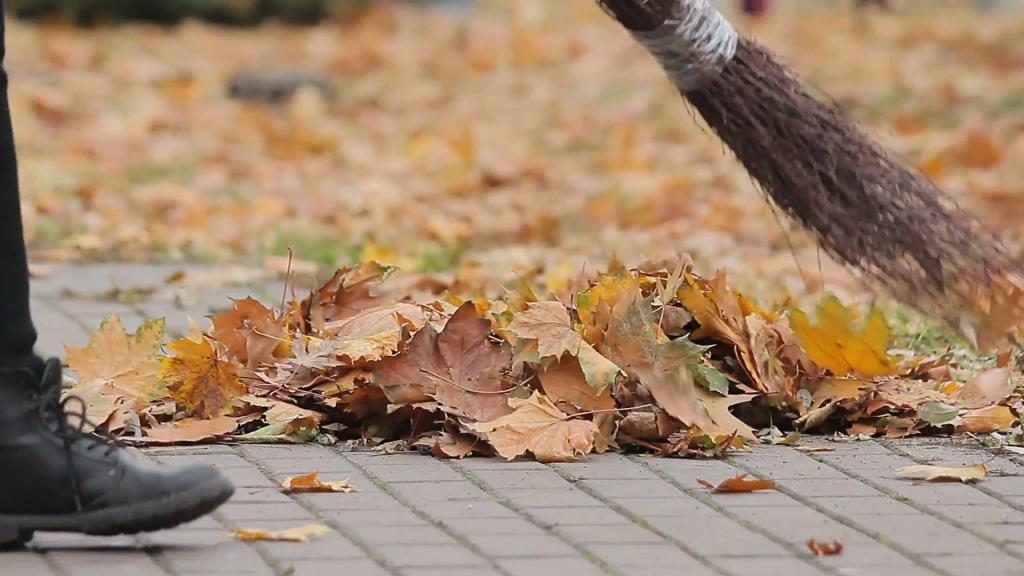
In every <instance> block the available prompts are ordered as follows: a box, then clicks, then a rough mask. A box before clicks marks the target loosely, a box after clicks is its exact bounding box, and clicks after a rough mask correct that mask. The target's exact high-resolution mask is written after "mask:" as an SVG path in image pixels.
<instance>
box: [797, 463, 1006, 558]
mask: <svg viewBox="0 0 1024 576" xmlns="http://www.w3.org/2000/svg"><path fill="white" fill-rule="evenodd" d="M807 456H808V457H809V458H812V459H814V460H816V461H817V462H819V463H820V464H824V465H825V466H828V467H829V468H832V469H833V470H836V471H838V472H842V473H843V474H845V475H846V476H847V477H848V478H852V479H854V480H856V481H858V482H860V483H861V484H864V485H866V486H869V487H871V488H873V489H875V490H877V491H878V492H880V493H882V494H883V495H885V496H887V497H889V498H891V499H893V500H895V501H897V502H900V503H902V504H906V505H907V506H910V507H911V508H913V509H914V510H917V511H918V512H921V513H922V514H924V515H926V516H928V517H930V518H934V519H935V520H938V521H939V522H943V523H945V524H947V525H948V526H951V527H953V528H956V529H958V530H962V531H964V532H967V533H968V534H970V535H972V536H975V537H979V538H980V539H981V540H983V541H985V542H988V543H989V544H992V541H991V539H990V538H988V537H984V536H983V535H979V534H978V533H977V532H974V531H973V530H969V529H966V528H965V527H964V525H963V524H961V523H959V522H956V521H955V520H953V519H952V518H949V517H948V516H945V515H942V514H939V513H936V512H935V511H934V510H932V509H931V508H928V507H927V506H924V505H923V504H918V503H917V502H914V501H913V500H910V499H909V498H904V497H902V496H900V495H899V494H897V493H896V492H893V491H892V490H890V489H889V488H887V487H885V486H883V485H881V484H879V483H877V482H875V481H873V480H871V479H870V478H868V477H866V476H864V475H862V474H859V473H857V472H854V471H852V470H848V469H846V468H844V467H843V466H840V465H838V464H835V463H833V462H828V461H826V460H824V459H822V458H820V457H819V456H817V455H815V454H807ZM894 546H898V545H895V544H894ZM996 547H997V548H999V549H1000V550H1002V548H1001V547H999V546H998V545H997V546H996ZM894 549H895V548H894ZM920 562H921V565H922V566H924V567H926V568H928V569H930V570H934V571H936V572H939V573H940V574H946V575H948V576H952V575H951V574H950V573H949V572H947V571H945V570H943V569H942V568H940V567H939V566H938V565H937V564H932V563H931V562H929V561H928V560H926V559H924V558H921V559H920Z"/></svg>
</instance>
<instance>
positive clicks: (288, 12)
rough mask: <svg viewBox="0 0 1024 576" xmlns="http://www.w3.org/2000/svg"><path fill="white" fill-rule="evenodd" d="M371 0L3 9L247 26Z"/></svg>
mask: <svg viewBox="0 0 1024 576" xmlns="http://www.w3.org/2000/svg"><path fill="white" fill-rule="evenodd" d="M372 2H373V0H8V1H7V2H6V4H7V9H8V10H9V11H10V12H11V13H12V14H14V15H15V16H17V17H20V18H27V19H44V20H63V21H71V22H75V23H78V24H99V23H108V22H122V21H148V22H156V23H160V24H174V23H177V22H180V21H181V20H185V19H188V18H195V19H199V20H205V21H209V22H216V23H219V24H231V25H239V26H246V25H252V24H257V23H259V22H262V21H263V20H266V19H270V18H273V19H277V20H281V21H286V22H293V23H301V24H308V23H315V22H319V21H321V20H324V19H325V18H348V17H352V16H355V15H356V14H358V13H359V12H361V11H362V10H364V9H366V8H367V7H369V5H370V4H371V3H372Z"/></svg>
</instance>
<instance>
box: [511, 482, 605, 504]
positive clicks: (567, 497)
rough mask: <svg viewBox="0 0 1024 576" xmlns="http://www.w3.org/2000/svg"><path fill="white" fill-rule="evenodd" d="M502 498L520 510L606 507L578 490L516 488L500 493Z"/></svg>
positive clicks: (568, 488)
mask: <svg viewBox="0 0 1024 576" xmlns="http://www.w3.org/2000/svg"><path fill="white" fill-rule="evenodd" d="M499 494H500V498H501V500H502V501H504V502H508V503H509V504H511V505H512V506H515V507H518V508H527V509H529V508H567V507H573V508H576V507H582V508H590V507H598V508H601V507H604V503H602V502H601V501H600V500H597V499H595V498H594V497H592V496H590V495H589V494H587V493H585V492H583V491H582V490H578V489H576V488H570V487H567V488H557V489H547V488H540V489H533V488H514V489H506V490H501V491H499Z"/></svg>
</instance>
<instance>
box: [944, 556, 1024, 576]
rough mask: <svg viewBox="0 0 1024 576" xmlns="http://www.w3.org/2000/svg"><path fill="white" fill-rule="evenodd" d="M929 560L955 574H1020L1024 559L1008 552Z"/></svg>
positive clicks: (988, 575) (1022, 571) (970, 575)
mask: <svg viewBox="0 0 1024 576" xmlns="http://www.w3.org/2000/svg"><path fill="white" fill-rule="evenodd" d="M929 561H931V562H933V563H934V564H935V565H937V566H939V567H941V568H942V569H943V570H945V571H947V572H949V573H950V574H953V575H954V576H977V575H978V574H984V576H1020V575H1021V574H1024V560H1021V559H1020V558H1014V557H1012V556H1009V555H1007V554H984V555H968V554H964V555H958V556H945V557H943V556H939V557H930V558H929Z"/></svg>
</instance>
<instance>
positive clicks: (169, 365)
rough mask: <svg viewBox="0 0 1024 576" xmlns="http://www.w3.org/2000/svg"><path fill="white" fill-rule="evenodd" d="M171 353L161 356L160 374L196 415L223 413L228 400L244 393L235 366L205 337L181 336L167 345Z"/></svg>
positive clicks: (173, 395)
mask: <svg viewBox="0 0 1024 576" xmlns="http://www.w3.org/2000/svg"><path fill="white" fill-rule="evenodd" d="M167 349H168V350H170V351H171V352H172V353H173V354H174V356H171V357H167V358H164V360H163V366H162V368H161V370H160V376H161V378H162V379H163V380H164V381H166V382H167V383H168V387H169V388H170V390H171V396H172V397H173V398H174V399H175V400H176V401H178V402H180V403H181V404H182V405H183V406H184V407H185V409H186V410H187V411H188V412H189V413H191V414H193V415H194V416H196V417H198V418H213V417H217V416H223V415H224V414H226V413H227V412H228V410H229V409H230V408H231V401H232V400H234V399H235V398H238V397H239V396H242V395H244V394H245V393H246V391H247V390H246V387H245V384H243V383H242V382H241V381H240V380H239V379H238V367H237V366H236V365H235V364H232V363H230V362H225V361H223V360H221V359H220V357H219V356H218V354H217V351H216V349H215V348H214V347H213V345H212V344H211V343H210V341H209V340H208V339H206V338H203V339H202V340H200V341H198V342H197V341H195V340H190V339H188V338H182V339H181V340H176V341H174V342H171V343H169V344H168V345H167Z"/></svg>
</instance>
